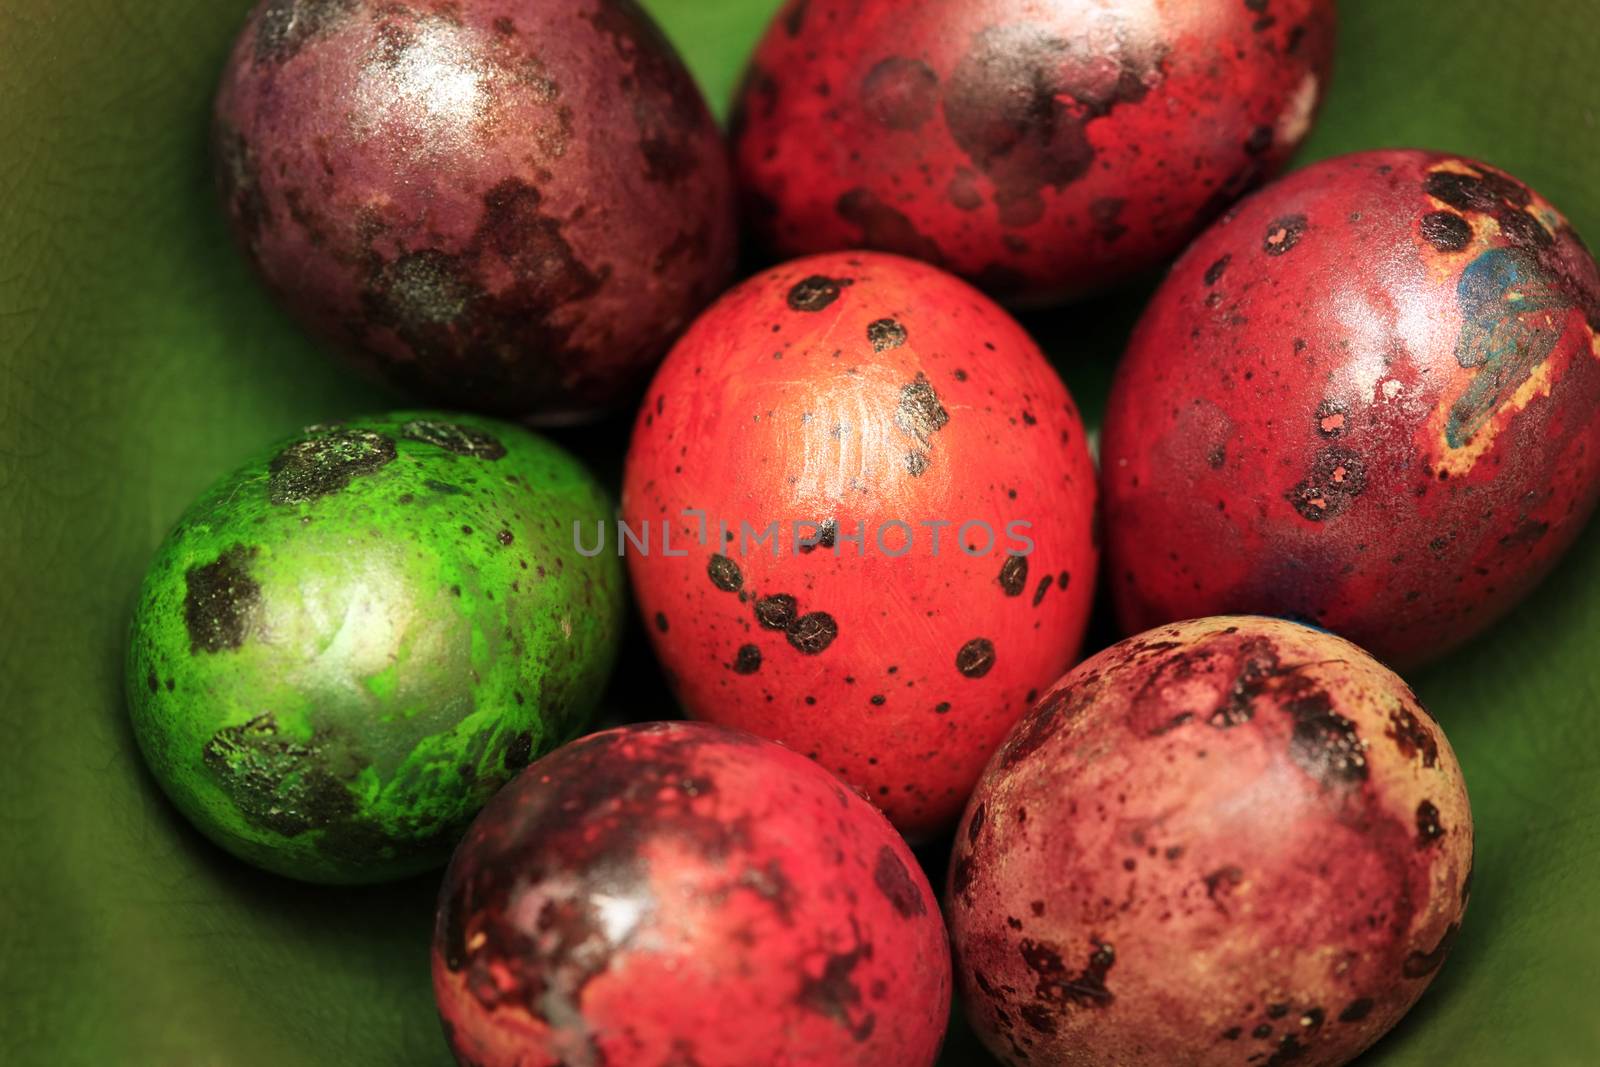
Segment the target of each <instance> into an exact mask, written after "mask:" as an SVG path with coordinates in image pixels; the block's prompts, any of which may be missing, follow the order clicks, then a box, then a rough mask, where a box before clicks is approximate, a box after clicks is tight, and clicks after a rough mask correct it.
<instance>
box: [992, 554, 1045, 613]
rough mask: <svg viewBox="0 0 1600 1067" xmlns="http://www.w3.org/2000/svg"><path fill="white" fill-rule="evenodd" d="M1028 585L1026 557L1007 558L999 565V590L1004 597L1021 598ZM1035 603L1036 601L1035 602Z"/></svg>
mask: <svg viewBox="0 0 1600 1067" xmlns="http://www.w3.org/2000/svg"><path fill="white" fill-rule="evenodd" d="M1027 584H1028V557H1027V556H1007V557H1006V561H1005V562H1004V563H1002V564H1001V565H1000V588H1001V589H1003V590H1005V594H1006V596H1021V595H1022V590H1023V589H1024V588H1026V586H1027ZM1035 603H1037V600H1035Z"/></svg>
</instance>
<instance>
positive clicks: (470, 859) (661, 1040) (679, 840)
mask: <svg viewBox="0 0 1600 1067" xmlns="http://www.w3.org/2000/svg"><path fill="white" fill-rule="evenodd" d="M433 978H434V990H435V993H436V995H437V997H438V1001H439V1010H440V1014H441V1016H442V1017H443V1020H444V1023H445V1030H446V1033H447V1035H448V1036H449V1038H450V1043H451V1046H452V1047H453V1048H454V1050H455V1052H456V1055H457V1057H458V1058H459V1059H460V1060H461V1062H462V1063H464V1064H467V1063H470V1064H473V1065H475V1067H557V1065H560V1064H569V1065H576V1064H594V1065H598V1064H617V1065H627V1067H683V1065H686V1064H694V1065H696V1067H751V1065H754V1064H774V1065H782V1067H852V1065H855V1067H883V1065H885V1064H895V1065H896V1067H900V1065H904V1067H927V1065H928V1064H931V1063H932V1062H933V1059H934V1056H935V1055H936V1054H937V1052H938V1048H939V1041H940V1038H941V1037H942V1036H943V1034H944V1028H945V1023H946V1018H947V1014H948V1012H949V1009H950V953H949V948H948V945H947V943H946V940H945V931H944V924H943V922H942V921H941V919H940V917H939V909H938V906H937V902H936V901H935V900H934V896H933V891H932V890H931V889H930V888H929V886H928V882H927V879H926V878H925V877H923V874H922V870H921V868H919V867H918V866H917V862H916V860H915V859H914V858H913V857H912V855H911V852H910V850H909V849H907V848H906V845H905V842H904V841H902V840H900V838H899V837H898V836H897V835H896V834H895V832H894V830H893V828H892V827H890V825H889V824H888V823H887V822H886V821H885V820H884V818H883V816H882V815H880V814H879V813H878V812H877V811H875V810H873V808H872V805H870V804H868V803H866V802H865V801H863V800H862V799H861V798H860V797H858V796H856V795H855V794H854V793H852V792H851V791H850V790H849V789H847V788H846V787H845V786H844V785H842V784H841V783H839V782H838V781H836V780H834V779H833V778H832V777H830V776H829V775H828V774H827V773H826V772H825V771H823V770H822V769H821V768H819V767H817V766H816V765H815V764H814V763H811V762H810V761H809V760H806V759H805V758H803V757H801V756H797V755H795V754H794V753H792V752H789V751H787V750H786V749H784V748H781V747H780V746H778V745H774V744H771V743H770V742H767V741H762V740H760V739H759V738H755V737H752V736H750V735H748V734H743V733H739V732H736V731H730V730H724V729H721V728H718V727H714V726H707V725H703V724H699V723H651V724H647V725H643V726H630V727H624V728H622V729H619V730H611V731H608V732H606V733H602V734H595V735H593V736H591V737H587V738H584V739H583V740H581V741H576V742H573V743H572V744H570V745H568V746H566V747H565V748H562V749H559V750H557V751H556V752H554V753H552V754H551V755H549V756H546V757H545V758H544V759H541V760H540V761H539V762H538V763H536V764H534V765H533V766H531V767H529V768H528V769H527V770H526V771H524V772H523V774H522V775H521V776H520V777H518V778H517V779H516V780H515V781H514V782H512V784H510V785H508V786H507V787H506V788H505V789H504V790H502V791H501V792H500V793H499V794H498V795H497V796H496V797H495V799H494V800H493V801H491V802H490V804H489V806H488V807H486V808H485V809H484V810H483V812H482V814H480V815H479V817H478V819H477V821H476V822H475V823H474V824H473V827H472V830H471V831H470V832H469V833H468V835H467V838H466V840H465V841H463V842H462V844H461V846H460V848H459V849H458V850H457V851H456V855H455V859H454V860H453V861H452V862H451V864H450V870H449V872H448V873H447V874H446V876H445V882H444V888H443V890H442V891H441V896H440V905H439V918H438V925H437V928H436V931H435V935H434V947H433Z"/></svg>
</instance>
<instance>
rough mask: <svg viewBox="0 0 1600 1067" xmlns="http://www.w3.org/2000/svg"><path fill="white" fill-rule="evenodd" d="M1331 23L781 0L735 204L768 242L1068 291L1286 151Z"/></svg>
mask: <svg viewBox="0 0 1600 1067" xmlns="http://www.w3.org/2000/svg"><path fill="white" fill-rule="evenodd" d="M1333 37H1334V5H1333V2H1332V0H1272V2H1271V3H1270V4H1268V3H1267V2H1266V0H1205V2H1202V3H1163V4H1155V3H1149V2H1144V0H866V2H863V0H791V2H790V3H789V4H788V5H787V6H786V7H785V8H784V10H783V12H782V13H781V14H780V15H779V16H778V18H777V19H776V20H775V21H774V22H773V24H772V26H771V28H770V29H769V30H768V31H767V34H766V37H765V38H764V39H763V40H762V42H761V45H760V47H759V48H758V49H757V51H756V53H755V56H754V58H753V59H752V61H751V64H750V68H749V72H748V74H747V77H746V81H745V87H744V89H743V91H742V93H741V96H740V100H739V103H738V111H737V113H736V118H735V122H734V158H735V162H736V165H737V169H738V174H739V180H740V185H741V188H742V190H743V193H744V198H745V200H746V202H747V208H748V211H747V214H748V218H749V221H750V223H751V225H752V226H753V227H754V228H755V229H756V230H757V231H758V232H759V233H760V234H761V235H762V237H763V238H764V239H765V240H766V241H767V242H768V243H769V244H770V245H771V246H772V247H773V248H774V249H775V251H776V252H777V253H779V254H781V255H798V254H802V253H811V252H826V251H832V250H835V249H844V248H873V249H879V250H882V251H886V252H898V253H900V254H902V255H908V256H915V257H917V258H919V259H925V260H928V261H930V262H933V263H937V264H939V265H940V266H943V267H945V268H946V269H948V270H951V271H953V272H955V273H957V274H961V275H963V276H965V277H966V278H968V279H970V280H972V281H975V282H976V283H978V284H979V285H980V286H982V287H983V288H984V289H986V290H988V291H989V292H990V293H991V294H993V295H995V296H998V297H1001V298H1004V299H1007V300H1012V301H1016V302H1028V303H1035V302H1043V301H1051V300H1057V299H1061V298H1063V297H1072V296H1081V295H1083V294H1085V293H1088V292H1092V291H1095V290H1098V289H1102V288H1104V287H1105V286H1107V285H1111V284H1113V283H1115V282H1117V281H1119V280H1122V279H1124V278H1127V277H1129V276H1130V275H1134V274H1137V273H1139V272H1141V271H1147V270H1150V269H1152V268H1154V267H1156V266H1157V265H1158V264H1159V263H1161V262H1162V261H1163V260H1166V259H1168V258H1170V257H1172V256H1173V255H1176V254H1177V253H1178V252H1179V250H1181V249H1182V248H1183V246H1184V244H1185V243H1186V242H1187V241H1188V240H1189V239H1190V238H1191V237H1193V236H1194V235H1195V233H1197V232H1198V231H1199V230H1200V229H1201V228H1202V227H1204V226H1205V225H1206V224H1207V223H1208V222H1210V221H1211V220H1212V219H1213V218H1215V217H1216V216H1217V215H1218V214H1219V213H1221V211H1222V210H1223V209H1224V208H1225V207H1227V206H1228V204H1229V203H1230V202H1232V201H1233V200H1234V199H1235V198H1237V197H1238V196H1239V195H1240V194H1241V193H1243V192H1245V191H1246V190H1247V189H1249V188H1250V187H1251V186H1252V185H1254V184H1256V183H1257V182H1259V181H1260V180H1261V179H1263V178H1265V177H1268V176H1270V175H1271V174H1273V173H1274V172H1275V171H1277V170H1278V169H1279V168H1280V167H1282V166H1283V164H1284V163H1285V162H1287V161H1288V158H1289V156H1290V154H1291V153H1292V152H1293V151H1294V149H1295V147H1296V146H1297V145H1298V144H1299V143H1300V140H1301V139H1302V138H1303V137H1304V136H1305V134H1306V131H1307V130H1308V129H1309V128H1310V126H1311V122H1312V119H1313V117H1314V115H1315V112H1316V108H1317V104H1318V101H1319V100H1320V98H1321V94H1322V91H1323V88H1324V86H1325V85H1326V84H1327V81H1328V76H1329V67H1330V63H1331V59H1332V55H1333Z"/></svg>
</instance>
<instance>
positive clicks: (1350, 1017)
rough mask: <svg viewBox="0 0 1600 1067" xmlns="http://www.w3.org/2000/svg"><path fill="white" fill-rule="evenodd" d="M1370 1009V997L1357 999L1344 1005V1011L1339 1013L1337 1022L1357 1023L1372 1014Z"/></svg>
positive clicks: (1371, 1006)
mask: <svg viewBox="0 0 1600 1067" xmlns="http://www.w3.org/2000/svg"><path fill="white" fill-rule="evenodd" d="M1372 1008H1373V1003H1372V998H1371V997H1358V998H1357V999H1355V1000H1352V1001H1351V1002H1350V1003H1349V1004H1347V1005H1345V1009H1344V1010H1343V1011H1341V1012H1340V1013H1339V1021H1340V1022H1342V1023H1358V1022H1360V1021H1361V1020H1362V1019H1365V1018H1366V1017H1367V1016H1368V1015H1371V1014H1372Z"/></svg>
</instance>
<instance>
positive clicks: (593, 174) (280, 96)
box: [215, 0, 735, 417]
mask: <svg viewBox="0 0 1600 1067" xmlns="http://www.w3.org/2000/svg"><path fill="white" fill-rule="evenodd" d="M215 150H216V156H217V173H218V179H219V183H220V187H221V191H222V195H223V200H224V203H225V206H226V208H227V212H228V216H229V219H230V221H231V222H232V224H233V228H234V231H235V233H236V235H237V236H238V238H239V241H240V243H241V244H242V245H243V246H244V248H245V250H246V251H247V253H248V255H249V258H250V260H251V262H252V263H253V264H254V265H255V267H256V269H257V271H258V272H259V273H260V274H261V276H262V277H263V278H264V279H265V281H266V282H267V284H268V285H269V286H270V287H271V289H272V290H273V292H274V293H275V295H276V296H277V297H278V298H279V300H280V301H281V302H282V303H283V304H284V306H285V307H286V308H287V309H288V310H289V311H290V312H291V313H292V314H293V315H294V316H295V317H296V318H297V319H299V320H300V321H301V322H302V323H303V324H305V325H306V326H307V327H309V328H310V329H311V330H313V331H314V332H315V333H317V334H318V335H320V336H321V337H323V338H325V339H327V340H329V341H331V342H333V343H334V344H336V345H337V346H339V347H340V348H341V349H343V350H344V351H346V352H347V353H348V354H349V355H350V356H351V357H352V358H353V359H354V360H355V361H356V362H358V363H361V364H364V365H366V366H368V367H370V368H372V369H374V370H375V371H377V372H378V373H380V374H382V375H384V376H386V377H387V378H389V379H391V380H393V381H395V382H397V383H399V384H401V385H403V386H406V387H408V388H410V389H412V390H414V391H416V392H418V393H420V394H421V395H423V396H424V397H425V398H427V399H429V400H430V401H435V402H439V403H444V404H448V405H450V406H454V407H466V408H474V409H478V410H484V411H493V412H498V413H503V414H509V415H530V414H533V415H539V416H544V417H557V416H561V417H571V416H575V415H580V414H584V413H587V412H589V411H592V410H595V409H600V408H604V407H606V406H608V405H610V404H613V403H614V402H616V401H617V400H618V399H620V398H621V397H622V396H623V395H625V394H626V393H627V392H628V390H629V389H631V388H636V387H637V386H638V385H639V384H641V383H642V381H643V380H644V378H645V377H646V376H647V374H648V372H649V368H650V367H651V365H653V364H654V363H655V361H656V360H657V359H659V357H660V356H661V354H662V353H663V352H664V351H665V350H666V348H667V346H668V345H669V344H670V343H671V341H672V339H673V338H674V337H676V336H677V334H678V333H679V332H680V331H681V330H682V328H683V327H684V325H686V324H687V323H688V321H689V320H690V319H691V318H692V317H693V316H694V314H695V313H696V312H698V311H699V310H700V309H701V308H702V307H704V306H705V305H706V304H707V303H708V302H709V301H710V300H711V299H712V298H713V297H714V296H716V294H717V293H718V292H720V291H721V289H722V287H723V286H724V285H725V284H726V283H727V281H728V279H729V277H730V275H731V273H732V270H733V257H734V245H735V220H734V209H733V205H732V175H731V172H730V169H729V166H728V160H727V154H726V150H725V149H724V147H723V144H722V140H721V136H720V134H719V133H718V131H717V128H716V124H715V123H714V122H713V121H712V119H711V115H710V113H709V112H708V111H707V110H706V107H705V102H704V101H703V100H702V99H701V97H700V93H699V91H698V90H697V89H696V88H695V84H694V81H693V79H692V78H691V77H690V75H689V72H688V71H687V70H686V69H685V68H684V66H683V64H682V62H681V61H680V60H679V59H678V56H677V53H676V52H674V51H673V49H672V46H671V44H669V43H668V42H667V40H666V38H664V37H663V36H662V35H661V33H660V31H658V30H657V29H656V27H655V25H654V23H652V22H651V21H650V18H649V16H648V15H646V14H645V13H644V12H643V11H642V10H640V8H639V7H638V5H637V4H635V3H633V2H632V0H562V2H559V3H556V2H546V0H453V2H450V3H393V2H390V0H262V2H261V3H259V4H257V6H256V8H255V10H254V12H253V13H252V14H251V16H250V18H249V21H248V22H247V23H246V25H245V28H244V31H243V32H242V33H241V34H240V36H239V39H238V42H237V44H235V46H234V51H233V55H232V58H231V59H230V60H229V62H228V67H227V70H226V71H225V72H224V74H223V78H222V86H221V88H220V90H219V91H218V94H217V100H216V116H215Z"/></svg>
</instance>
